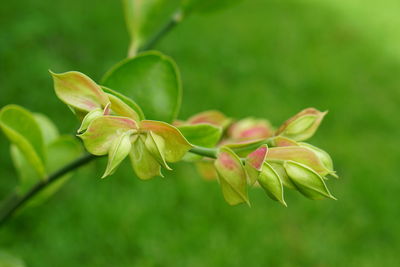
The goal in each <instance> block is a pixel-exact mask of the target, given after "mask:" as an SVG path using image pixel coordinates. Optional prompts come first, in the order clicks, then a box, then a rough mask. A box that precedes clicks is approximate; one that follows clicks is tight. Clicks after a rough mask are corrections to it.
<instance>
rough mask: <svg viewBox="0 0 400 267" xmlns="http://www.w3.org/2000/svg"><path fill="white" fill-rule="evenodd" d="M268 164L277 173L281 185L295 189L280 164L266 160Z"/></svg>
mask: <svg viewBox="0 0 400 267" xmlns="http://www.w3.org/2000/svg"><path fill="white" fill-rule="evenodd" d="M268 164H269V165H271V167H272V168H273V169H274V171H276V173H277V174H278V175H279V178H281V181H282V185H283V186H284V187H286V188H289V189H296V186H295V185H294V184H293V182H292V181H291V180H290V178H289V176H288V175H287V173H286V171H285V168H284V167H283V165H282V164H280V163H276V162H268Z"/></svg>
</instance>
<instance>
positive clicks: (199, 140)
mask: <svg viewBox="0 0 400 267" xmlns="http://www.w3.org/2000/svg"><path fill="white" fill-rule="evenodd" d="M178 129H179V131H180V132H181V133H182V134H183V136H185V138H186V139H187V140H188V141H189V142H190V143H191V144H193V145H197V146H203V147H215V146H216V145H217V143H218V142H219V140H220V139H221V136H222V128H221V127H216V126H213V125H211V124H204V123H202V124H194V125H182V126H179V127H178Z"/></svg>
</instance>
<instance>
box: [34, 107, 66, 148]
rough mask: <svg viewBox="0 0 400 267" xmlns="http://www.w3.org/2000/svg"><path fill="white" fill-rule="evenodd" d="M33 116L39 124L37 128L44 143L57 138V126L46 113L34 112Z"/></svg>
mask: <svg viewBox="0 0 400 267" xmlns="http://www.w3.org/2000/svg"><path fill="white" fill-rule="evenodd" d="M33 116H34V118H35V120H36V122H37V123H38V125H39V128H40V130H41V132H42V136H43V141H44V143H45V144H46V145H48V144H49V143H51V142H53V141H54V140H56V139H57V138H58V136H59V135H60V134H59V132H58V129H57V127H56V126H55V125H54V123H53V122H52V121H51V120H50V119H49V118H48V117H47V116H46V115H43V114H40V113H34V114H33Z"/></svg>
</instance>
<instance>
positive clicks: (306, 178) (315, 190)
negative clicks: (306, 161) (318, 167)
mask: <svg viewBox="0 0 400 267" xmlns="http://www.w3.org/2000/svg"><path fill="white" fill-rule="evenodd" d="M283 167H284V168H285V170H286V173H287V174H288V176H289V178H290V180H292V182H293V183H294V184H295V186H296V188H297V189H298V190H299V192H300V193H301V194H303V195H304V196H305V197H307V198H310V199H323V198H331V199H335V200H336V198H335V197H334V196H332V195H331V193H330V192H329V190H328V188H327V187H326V184H325V182H324V180H323V179H322V177H321V176H320V175H319V174H318V173H316V172H315V171H314V170H313V169H311V168H309V167H307V166H306V165H303V164H301V163H298V162H294V161H291V160H288V161H285V163H284V164H283Z"/></svg>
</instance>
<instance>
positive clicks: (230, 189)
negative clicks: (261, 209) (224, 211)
mask: <svg viewBox="0 0 400 267" xmlns="http://www.w3.org/2000/svg"><path fill="white" fill-rule="evenodd" d="M214 166H215V169H216V170H217V173H218V178H219V181H220V184H221V188H222V194H223V195H224V198H225V200H226V202H228V204H230V205H237V204H240V203H243V202H246V203H247V204H248V205H250V203H249V199H248V196H247V178H246V172H245V170H244V167H243V165H242V163H241V161H240V158H239V157H238V156H237V155H236V154H235V153H234V152H233V151H232V150H231V149H229V148H227V147H222V148H220V149H219V151H218V155H217V159H216V160H215V162H214Z"/></svg>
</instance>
